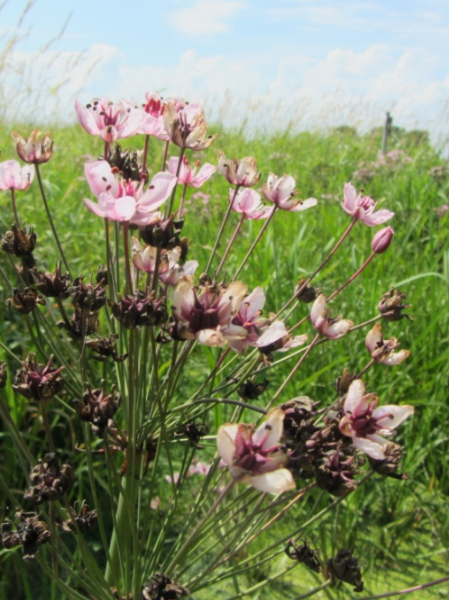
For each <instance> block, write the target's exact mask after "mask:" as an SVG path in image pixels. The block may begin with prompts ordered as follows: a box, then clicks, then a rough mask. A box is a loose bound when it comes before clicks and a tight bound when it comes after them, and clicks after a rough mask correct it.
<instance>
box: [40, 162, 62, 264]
mask: <svg viewBox="0 0 449 600" xmlns="http://www.w3.org/2000/svg"><path fill="white" fill-rule="evenodd" d="M35 168H36V175H37V180H38V182H39V189H40V191H41V196H42V200H43V201H44V206H45V211H46V212H47V218H48V221H49V223H50V227H51V230H52V232H53V235H54V237H55V240H56V244H57V246H58V249H59V253H60V255H61V258H62V262H63V263H64V265H65V268H66V269H67V271H68V273H69V275H70V268H69V263H68V262H67V260H66V257H65V254H64V250H63V249H62V246H61V242H60V241H59V237H58V234H57V232H56V228H55V225H54V223H53V219H52V216H51V212H50V208H49V206H48V202H47V196H46V194H45V190H44V185H43V183H42V177H41V172H40V169H39V165H38V164H37V163H36V164H35Z"/></svg>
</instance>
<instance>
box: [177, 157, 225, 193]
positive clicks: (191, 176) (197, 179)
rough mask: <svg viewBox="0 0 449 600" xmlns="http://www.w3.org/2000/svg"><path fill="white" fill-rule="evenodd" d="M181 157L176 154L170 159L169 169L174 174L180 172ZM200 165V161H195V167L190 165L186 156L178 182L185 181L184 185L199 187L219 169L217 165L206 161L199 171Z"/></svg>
mask: <svg viewBox="0 0 449 600" xmlns="http://www.w3.org/2000/svg"><path fill="white" fill-rule="evenodd" d="M178 165H179V158H177V157H176V156H172V157H171V158H170V160H169V161H168V170H169V172H170V173H172V174H173V175H176V173H177V172H178ZM198 166H199V162H198V163H195V166H194V167H191V166H190V165H189V161H188V160H187V157H186V156H183V158H182V164H181V169H180V170H179V175H178V182H179V183H183V184H184V185H188V186H189V187H193V188H199V187H201V186H202V185H203V183H206V181H207V180H208V179H210V178H211V177H212V175H213V174H214V173H215V171H216V170H217V168H216V167H214V166H213V165H211V164H210V163H205V164H204V165H203V166H202V167H201V169H200V170H199V171H198V173H197V172H196V171H197V168H198Z"/></svg>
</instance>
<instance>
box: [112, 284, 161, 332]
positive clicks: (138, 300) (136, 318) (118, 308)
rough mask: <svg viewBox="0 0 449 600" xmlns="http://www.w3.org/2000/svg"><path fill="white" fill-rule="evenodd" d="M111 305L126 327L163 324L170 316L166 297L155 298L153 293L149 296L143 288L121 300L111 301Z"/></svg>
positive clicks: (114, 313)
mask: <svg viewBox="0 0 449 600" xmlns="http://www.w3.org/2000/svg"><path fill="white" fill-rule="evenodd" d="M110 306H111V308H112V314H113V315H114V317H115V318H116V319H117V320H118V321H120V322H121V323H123V325H124V326H125V327H126V329H134V328H135V327H142V326H155V325H162V324H163V323H165V321H166V320H167V318H168V313H167V305H166V299H165V297H164V296H162V297H160V298H155V296H154V294H153V293H151V294H149V295H148V296H147V295H146V294H145V292H143V291H141V290H136V291H135V292H134V294H133V295H127V296H124V297H123V298H120V300H119V302H112V301H111V302H110Z"/></svg>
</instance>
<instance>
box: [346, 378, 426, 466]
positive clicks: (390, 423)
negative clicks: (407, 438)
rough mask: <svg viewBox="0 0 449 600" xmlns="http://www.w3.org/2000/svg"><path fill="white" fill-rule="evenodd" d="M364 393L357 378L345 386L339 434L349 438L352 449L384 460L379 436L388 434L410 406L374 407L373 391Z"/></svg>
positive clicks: (409, 410)
mask: <svg viewBox="0 0 449 600" xmlns="http://www.w3.org/2000/svg"><path fill="white" fill-rule="evenodd" d="M364 394H365V386H364V384H363V381H362V380H361V379H356V380H355V381H353V382H352V383H351V385H350V386H349V390H348V393H347V395H346V400H345V403H344V407H343V409H344V413H345V415H344V417H343V418H342V419H341V421H340V424H339V428H340V431H341V432H342V433H343V435H347V436H348V437H351V438H352V442H353V444H354V446H356V448H358V449H359V450H361V451H362V452H365V454H368V456H371V458H374V459H376V460H384V459H385V454H384V449H385V447H386V446H387V444H388V440H386V439H385V438H384V437H382V436H383V435H392V434H393V429H396V427H397V426H398V425H400V424H401V423H402V421H405V419H407V418H408V417H409V416H410V415H412V414H413V413H414V410H415V409H414V408H413V406H409V405H403V406H395V405H392V404H389V405H387V406H380V407H379V408H376V406H377V402H378V398H377V396H376V395H375V394H367V395H366V396H365V395H364Z"/></svg>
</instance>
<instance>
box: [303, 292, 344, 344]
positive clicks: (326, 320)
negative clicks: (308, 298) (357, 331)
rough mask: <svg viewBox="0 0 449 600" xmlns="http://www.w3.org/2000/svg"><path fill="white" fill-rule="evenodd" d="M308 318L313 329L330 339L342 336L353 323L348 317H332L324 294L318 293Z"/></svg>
mask: <svg viewBox="0 0 449 600" xmlns="http://www.w3.org/2000/svg"><path fill="white" fill-rule="evenodd" d="M310 320H311V321H312V325H313V326H314V327H315V329H317V330H318V331H319V332H320V333H322V334H323V335H325V336H326V337H327V338H329V339H331V340H338V339H339V338H341V337H343V336H344V335H345V334H346V333H348V331H349V330H350V329H351V327H352V326H353V325H354V323H353V322H352V321H350V320H349V319H342V318H341V317H337V318H335V319H334V318H332V317H330V316H329V310H328V308H327V303H326V297H325V295H324V294H320V295H319V296H318V298H317V299H316V300H315V302H314V303H313V306H312V310H311V312H310Z"/></svg>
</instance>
